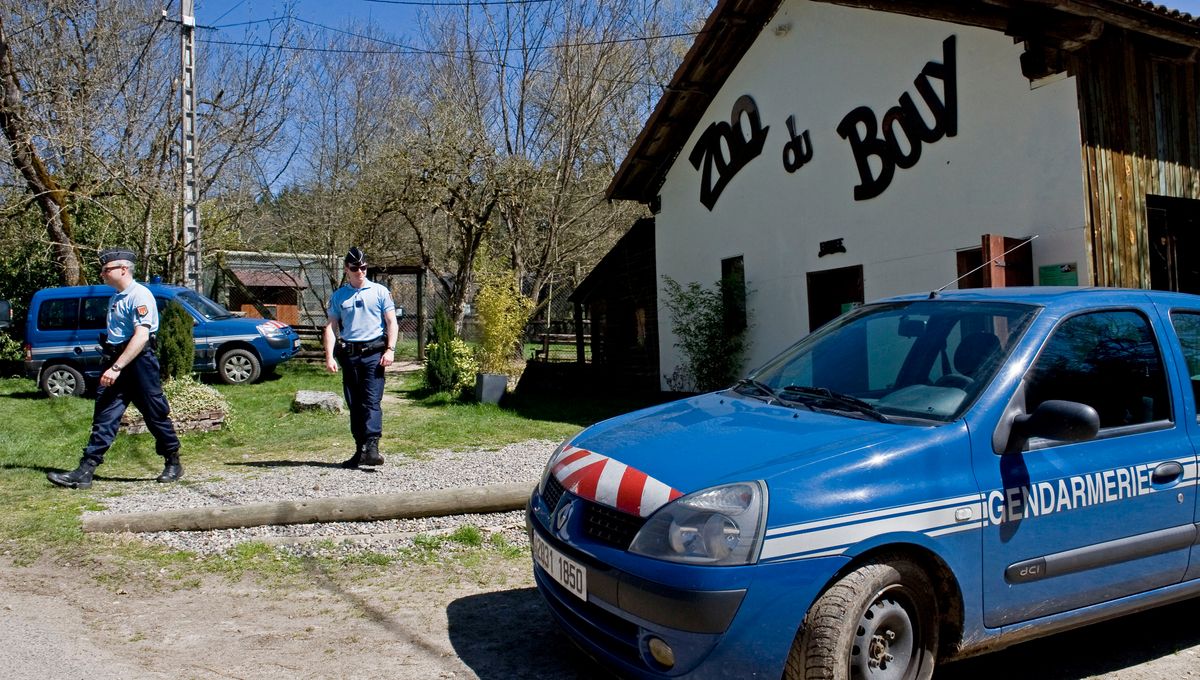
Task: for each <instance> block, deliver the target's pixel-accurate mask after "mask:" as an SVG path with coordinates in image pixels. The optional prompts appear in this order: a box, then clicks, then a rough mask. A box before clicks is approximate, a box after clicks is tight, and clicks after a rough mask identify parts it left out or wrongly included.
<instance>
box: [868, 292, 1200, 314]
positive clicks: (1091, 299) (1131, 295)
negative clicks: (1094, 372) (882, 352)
mask: <svg viewBox="0 0 1200 680" xmlns="http://www.w3.org/2000/svg"><path fill="white" fill-rule="evenodd" d="M931 295H933V294H931V293H919V294H911V295H898V296H895V297H889V298H884V299H882V300H879V302H898V301H906V302H908V301H913V300H928V299H938V300H959V301H966V302H1014V303H1018V304H1032V305H1038V306H1041V307H1047V308H1057V309H1064V310H1065V309H1075V308H1081V307H1091V306H1097V305H1120V304H1135V303H1145V302H1147V301H1150V302H1155V303H1158V304H1162V305H1168V306H1173V305H1187V306H1191V307H1200V295H1189V294H1187V293H1175V292H1172V291H1165V290H1148V289H1142V288H1099V287H1090V288H1076V287H1073V286H1017V287H1011V288H968V289H965V290H945V291H941V292H940V293H937V294H936V295H934V296H933V297H932V298H931Z"/></svg>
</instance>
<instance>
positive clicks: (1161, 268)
mask: <svg viewBox="0 0 1200 680" xmlns="http://www.w3.org/2000/svg"><path fill="white" fill-rule="evenodd" d="M1146 218H1147V220H1146V222H1147V226H1148V228H1149V231H1150V287H1151V288H1154V289H1156V290H1175V291H1179V292H1181V293H1194V294H1195V293H1200V201H1196V200H1190V199H1186V198H1167V197H1165V196H1147V197H1146Z"/></svg>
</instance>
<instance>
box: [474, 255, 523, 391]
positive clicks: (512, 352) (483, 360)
mask: <svg viewBox="0 0 1200 680" xmlns="http://www.w3.org/2000/svg"><path fill="white" fill-rule="evenodd" d="M478 279H479V290H478V291H477V292H476V293H475V313H476V314H477V315H478V316H479V323H480V335H479V366H480V369H481V370H483V371H484V372H485V373H512V372H513V371H514V360H515V359H517V358H518V357H520V356H521V349H520V345H519V342H520V340H521V335H522V334H523V333H524V332H525V324H526V322H528V320H529V313H530V312H531V311H533V300H530V299H529V298H528V297H526V296H525V295H523V294H522V293H521V289H520V288H519V287H518V286H517V279H516V276H515V275H514V274H513V272H508V271H483V272H480V273H479V275H478ZM517 373H519V371H517Z"/></svg>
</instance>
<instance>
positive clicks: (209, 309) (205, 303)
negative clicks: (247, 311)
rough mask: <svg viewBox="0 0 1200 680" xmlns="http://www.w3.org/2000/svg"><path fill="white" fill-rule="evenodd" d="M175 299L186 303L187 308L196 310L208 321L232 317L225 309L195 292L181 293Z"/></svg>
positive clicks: (186, 291)
mask: <svg viewBox="0 0 1200 680" xmlns="http://www.w3.org/2000/svg"><path fill="white" fill-rule="evenodd" d="M176 297H178V298H179V299H180V300H183V301H184V302H186V303H187V304H188V306H189V307H191V308H192V309H194V310H196V312H197V313H199V314H200V316H203V317H204V318H205V319H208V320H209V321H216V320H217V319H229V318H231V317H233V314H230V313H229V310H228V309H225V308H224V307H223V306H221V305H220V304H218V303H216V302H213V301H212V300H209V299H208V298H206V297H204V296H203V295H201V294H199V293H197V292H195V291H191V290H185V291H181V292H180V293H179V294H178V295H176Z"/></svg>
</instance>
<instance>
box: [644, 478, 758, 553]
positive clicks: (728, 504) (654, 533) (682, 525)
mask: <svg viewBox="0 0 1200 680" xmlns="http://www.w3.org/2000/svg"><path fill="white" fill-rule="evenodd" d="M766 508H767V487H766V484H764V483H763V482H761V481H754V482H737V483H735V484H722V485H721V486H714V487H711V488H708V489H704V490H702V491H697V492H695V493H691V494H688V495H686V496H682V497H680V498H677V499H676V500H674V501H673V502H671V503H668V504H666V505H664V506H663V507H662V508H660V509H659V510H658V512H655V513H654V514H653V515H651V516H650V519H649V520H647V521H646V524H644V525H643V526H642V529H641V531H639V532H638V533H637V536H635V537H634V539H633V543H632V544H631V545H630V546H629V552H632V553H636V554H638V555H644V556H646V557H653V558H655V559H660V560H667V561H669V562H684V563H687V564H705V565H720V566H730V565H741V564H753V563H754V562H755V561H757V560H758V549H759V546H760V545H761V544H762V538H763V527H764V525H765V523H766V515H767V512H766Z"/></svg>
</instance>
